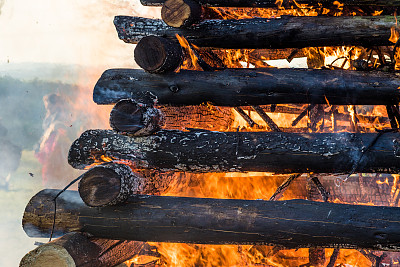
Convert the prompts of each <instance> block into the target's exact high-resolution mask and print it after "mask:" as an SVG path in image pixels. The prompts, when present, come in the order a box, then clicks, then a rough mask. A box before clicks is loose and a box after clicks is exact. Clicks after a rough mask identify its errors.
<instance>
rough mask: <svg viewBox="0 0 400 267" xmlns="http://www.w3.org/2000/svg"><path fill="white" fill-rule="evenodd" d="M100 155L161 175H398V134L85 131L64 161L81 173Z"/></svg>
mask: <svg viewBox="0 0 400 267" xmlns="http://www.w3.org/2000/svg"><path fill="white" fill-rule="evenodd" d="M373 142H375V143H374V144H373ZM370 144H373V145H372V147H371V148H369V149H368V150H367V151H366V152H365V153H364V154H362V152H361V150H363V149H365V147H368V146H369V145H370ZM102 155H106V156H108V157H111V158H116V159H123V160H127V161H130V163H131V164H132V167H133V168H137V169H157V170H162V171H188V172H229V171H258V172H275V173H304V172H315V173H342V172H345V173H347V172H350V171H351V170H352V169H353V166H354V164H355V163H356V162H359V163H358V164H357V168H356V172H364V173H367V172H369V173H382V172H384V173H398V172H399V171H400V164H399V163H400V134H399V133H384V134H381V135H379V136H378V134H375V133H365V134H355V133H311V134H301V133H300V134H294V133H282V132H211V131H204V130H196V131H191V132H182V131H172V130H171V131H166V130H165V131H160V132H157V133H156V134H154V135H152V136H146V137H128V136H124V135H118V134H116V133H115V132H113V131H109V130H89V131H86V132H84V133H83V134H82V135H81V136H80V137H79V138H78V139H77V140H75V141H74V142H73V144H72V146H71V148H70V151H69V155H68V162H69V163H70V164H71V165H72V166H73V167H74V168H78V169H83V168H85V167H86V166H89V165H91V164H93V163H95V162H96V161H98V162H101V161H102V159H101V158H102V157H101V156H102Z"/></svg>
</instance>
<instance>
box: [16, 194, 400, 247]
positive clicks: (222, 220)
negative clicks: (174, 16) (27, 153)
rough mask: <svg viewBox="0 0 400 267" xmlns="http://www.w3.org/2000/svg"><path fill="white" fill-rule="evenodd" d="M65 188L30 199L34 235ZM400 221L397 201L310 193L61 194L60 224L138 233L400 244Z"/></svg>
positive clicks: (27, 216) (45, 232) (295, 243)
mask: <svg viewBox="0 0 400 267" xmlns="http://www.w3.org/2000/svg"><path fill="white" fill-rule="evenodd" d="M58 192H59V191H58V190H51V189H47V190H43V191H41V192H39V193H38V194H36V195H35V196H34V197H33V198H32V199H31V200H30V201H29V203H28V205H27V207H26V209H25V212H24V217H23V222H22V223H23V228H24V230H25V232H26V233H27V234H28V236H31V237H48V236H49V234H50V231H51V228H52V226H53V215H54V214H53V213H54V203H53V198H54V196H55V195H56V194H57V193H58ZM399 221H400V208H397V207H378V206H357V205H345V204H334V203H321V202H312V201H307V200H287V201H263V200H234V199H212V198H185V197H162V196H136V197H132V198H130V199H129V201H128V202H127V203H126V205H124V206H114V207H103V208H91V207H88V206H86V205H85V204H84V203H83V202H82V201H81V199H80V198H79V195H78V193H77V192H74V191H66V192H65V193H63V194H61V195H60V197H59V198H58V200H57V217H56V224H55V227H54V229H55V234H57V235H61V234H65V233H68V232H70V231H84V232H87V233H89V234H90V235H93V236H94V237H99V238H100V237H101V238H112V239H127V240H136V241H152V242H174V243H175V242H177V243H180V242H184V243H198V244H267V245H277V246H283V247H286V248H300V247H339V248H364V249H373V250H395V251H400V246H399V244H400V230H399V229H400V223H399Z"/></svg>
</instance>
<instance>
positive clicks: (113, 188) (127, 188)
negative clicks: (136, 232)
mask: <svg viewBox="0 0 400 267" xmlns="http://www.w3.org/2000/svg"><path fill="white" fill-rule="evenodd" d="M144 184H145V180H144V179H143V178H142V177H141V176H140V175H138V174H137V173H133V171H132V169H131V168H130V167H129V166H127V165H125V164H104V165H101V166H95V167H93V168H91V169H90V170H88V171H87V172H86V173H84V174H83V176H82V179H81V180H80V181H79V190H78V191H79V195H80V196H81V198H82V200H83V202H85V203H86V205H88V206H91V207H101V206H110V205H116V204H120V203H122V202H124V201H125V200H126V199H128V197H129V196H130V195H132V194H137V193H138V192H143V188H144Z"/></svg>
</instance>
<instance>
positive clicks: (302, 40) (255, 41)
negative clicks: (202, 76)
mask: <svg viewBox="0 0 400 267" xmlns="http://www.w3.org/2000/svg"><path fill="white" fill-rule="evenodd" d="M114 24H115V27H116V30H117V32H118V36H119V38H120V39H121V40H123V41H124V42H127V43H138V42H139V41H140V40H141V39H142V38H144V37H146V36H149V35H155V36H160V37H164V38H167V39H175V35H176V34H179V35H181V36H183V37H185V38H186V39H187V40H188V41H189V43H192V44H194V45H196V46H199V47H218V48H225V49H230V48H249V49H251V48H255V49H258V48H303V47H316V46H342V45H356V46H357V45H358V46H366V47H371V46H382V45H393V43H392V42H390V41H389V38H390V35H391V28H392V27H397V26H396V17H393V16H379V17H376V16H374V17H352V16H349V17H322V16H321V17H290V16H282V17H281V18H277V19H271V18H268V19H267V18H253V19H240V20H206V21H203V22H201V23H199V24H197V25H194V26H191V27H188V28H185V29H181V28H173V27H170V26H167V25H166V24H165V23H164V22H163V21H162V20H158V19H147V18H141V17H128V16H117V17H115V19H114Z"/></svg>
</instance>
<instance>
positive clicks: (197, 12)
mask: <svg viewBox="0 0 400 267" xmlns="http://www.w3.org/2000/svg"><path fill="white" fill-rule="evenodd" d="M201 13H202V12H201V6H200V5H199V3H197V2H196V1H192V0H167V1H165V3H164V4H163V7H162V9H161V18H162V20H163V21H164V22H165V23H166V24H167V25H169V26H171V27H175V28H180V27H188V26H191V25H192V24H194V23H197V22H199V21H200V18H201Z"/></svg>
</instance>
